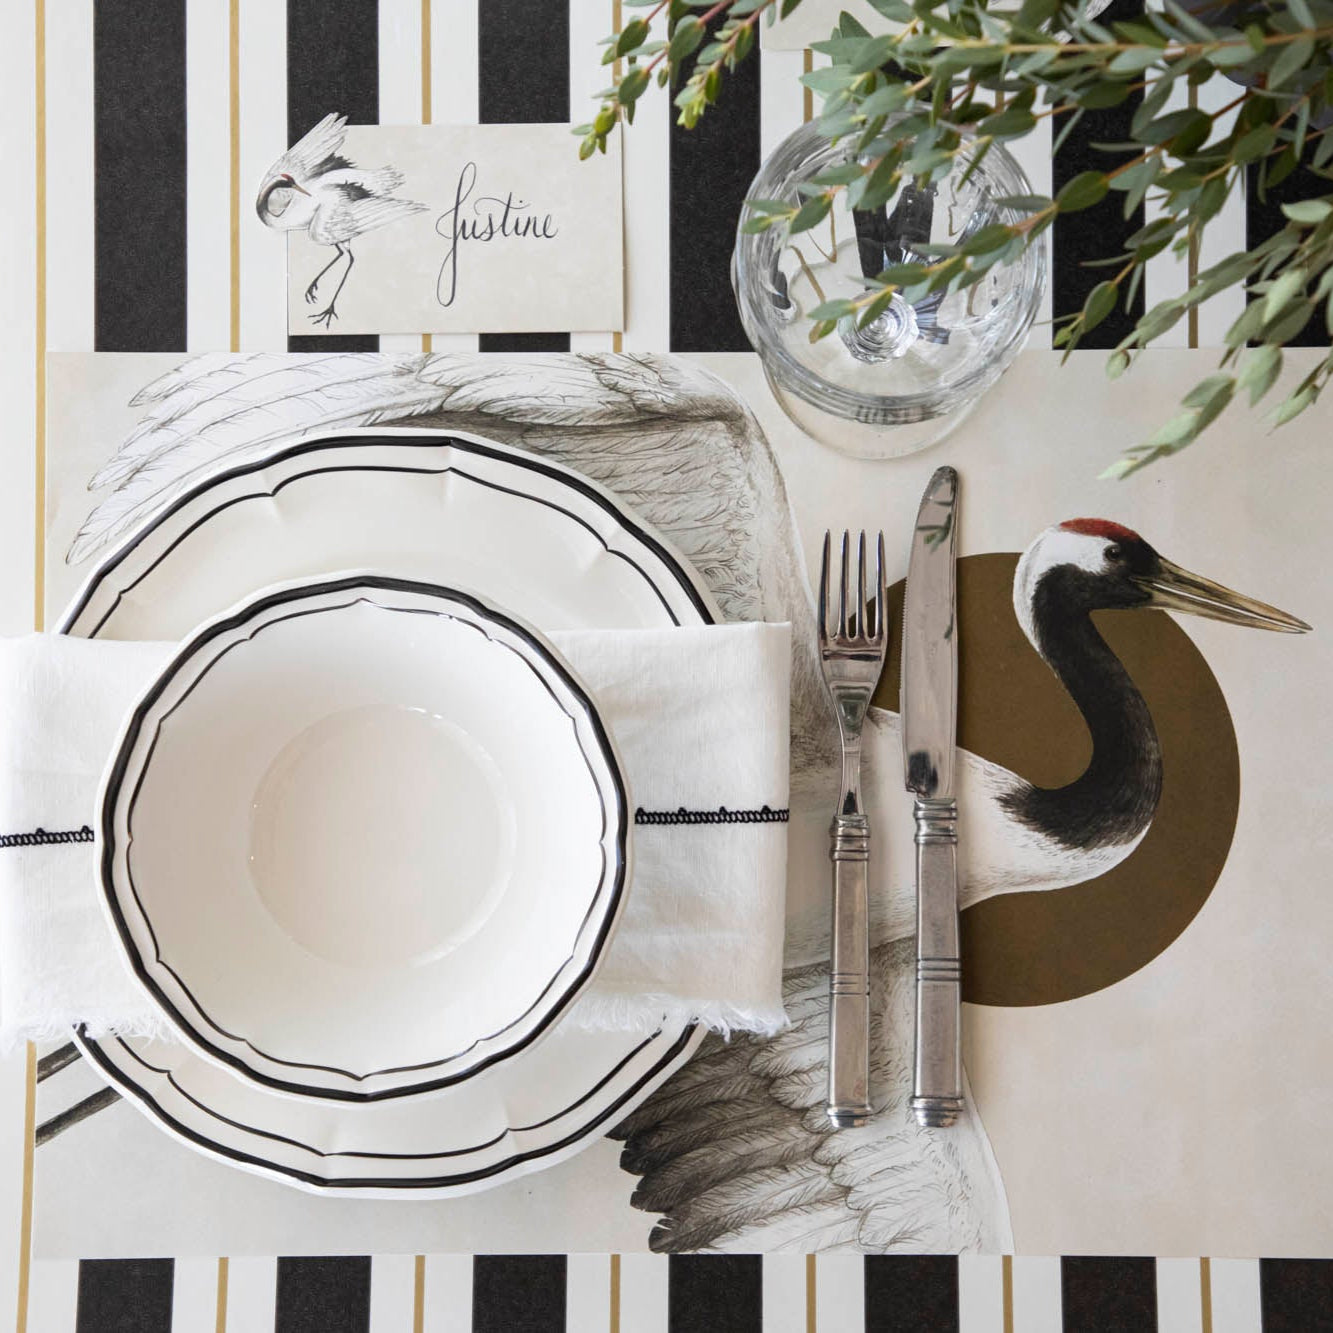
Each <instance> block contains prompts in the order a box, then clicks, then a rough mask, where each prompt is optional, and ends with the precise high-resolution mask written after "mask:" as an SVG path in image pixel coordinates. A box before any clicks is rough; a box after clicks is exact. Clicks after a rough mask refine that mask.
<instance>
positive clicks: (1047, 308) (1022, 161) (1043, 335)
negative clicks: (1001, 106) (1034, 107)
mask: <svg viewBox="0 0 1333 1333" xmlns="http://www.w3.org/2000/svg"><path fill="white" fill-rule="evenodd" d="M1051 120H1052V117H1050V116H1046V117H1044V118H1043V119H1041V120H1039V121H1038V122H1037V128H1036V129H1034V130H1033V131H1032V133H1031V134H1025V135H1024V136H1023V137H1022V138H1021V139H1019V140H1017V141H1016V142H1014V143H1009V144H1006V145H1005V147H1006V148H1008V150H1009V152H1010V153H1011V154H1012V156H1013V157H1014V159H1015V160H1016V161H1017V163H1018V165H1019V166H1020V167H1022V168H1023V174H1024V175H1025V176H1026V177H1027V178H1028V181H1029V183H1030V184H1031V186H1032V193H1033V194H1040V195H1045V196H1048V197H1049V196H1050V194H1051V190H1052V188H1053V176H1052V171H1051V145H1052V144H1053V143H1054V142H1055V135H1056V134H1057V133H1058V132H1059V131H1058V130H1057V129H1053V128H1052V125H1051ZM1074 132H1075V134H1077V133H1078V131H1077V130H1075V131H1074ZM1053 232H1054V228H1051V227H1048V228H1047V229H1046V232H1045V243H1046V290H1045V292H1043V293H1042V298H1041V305H1040V307H1038V310H1037V319H1036V323H1035V325H1034V326H1033V329H1032V332H1031V333H1030V334H1029V335H1028V346H1029V347H1049V346H1050V345H1051V332H1052V330H1051V319H1052V318H1053V317H1054V316H1055V315H1067V314H1069V313H1071V312H1070V311H1067V310H1055V309H1054V308H1053V303H1052V295H1051V288H1052V279H1053V276H1054V269H1053V267H1052V265H1053V262H1054V252H1053V250H1052V245H1053V241H1052V236H1053Z"/></svg>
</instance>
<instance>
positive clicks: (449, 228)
mask: <svg viewBox="0 0 1333 1333" xmlns="http://www.w3.org/2000/svg"><path fill="white" fill-rule="evenodd" d="M577 147H578V145H577V140H575V139H574V138H573V136H572V135H571V134H570V133H569V127H568V126H566V125H425V126H397V125H393V126H388V125H385V126H380V125H348V124H347V123H346V119H345V118H344V117H341V116H337V115H329V116H326V117H325V118H324V119H323V120H322V121H320V122H319V124H317V125H316V126H315V127H314V128H313V129H312V130H310V132H309V133H308V134H306V136H305V137H304V138H303V139H301V140H300V141H299V142H298V143H296V144H294V145H293V146H292V147H291V148H290V149H288V151H287V152H286V153H284V154H283V156H282V157H281V158H279V159H278V161H277V162H275V163H274V164H273V166H272V168H271V169H270V171H269V172H268V173H267V175H266V176H265V178H264V180H263V181H262V182H261V184H260V188H259V194H258V197H257V199H256V211H257V212H258V214H259V219H260V221H261V222H263V223H264V224H265V225H266V226H268V227H270V228H272V229H273V230H275V231H283V232H286V233H287V327H288V330H289V331H290V332H291V333H293V334H301V333H323V332H329V333H335V334H336V333H476V332H481V331H483V330H484V331H488V332H495V333H520V332H541V331H553V330H554V331H566V330H568V331H600V332H606V331H613V330H617V329H621V328H623V326H624V271H623V266H624V251H623V241H622V228H621V217H622V206H621V162H620V149H619V144H618V141H615V140H613V142H612V146H611V149H610V151H609V152H607V153H606V154H605V155H602V154H600V153H599V154H594V156H593V157H592V158H591V159H589V160H588V161H584V162H580V161H579V159H578V152H577ZM274 239H275V242H276V240H277V238H276V237H275V238H274Z"/></svg>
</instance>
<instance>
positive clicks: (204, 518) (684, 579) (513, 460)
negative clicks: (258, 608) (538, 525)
mask: <svg viewBox="0 0 1333 1333" xmlns="http://www.w3.org/2000/svg"><path fill="white" fill-rule="evenodd" d="M348 448H353V449H370V448H412V449H427V450H440V449H457V450H459V451H461V452H463V453H471V454H475V455H476V456H477V457H479V458H485V459H488V460H491V461H494V462H499V463H502V464H505V465H508V466H513V467H517V468H520V469H524V470H527V471H530V472H535V473H537V474H538V475H539V476H543V477H545V478H547V479H548V480H551V481H554V482H555V483H556V484H558V485H561V486H566V487H568V488H569V489H570V490H572V491H574V492H575V493H576V494H578V495H580V496H582V497H583V498H584V499H585V500H588V501H590V502H591V503H592V504H594V505H596V506H597V507H598V508H599V509H601V510H602V511H603V512H605V513H606V514H607V515H609V516H610V517H611V518H612V519H614V520H615V521H616V523H617V524H618V525H619V526H620V528H621V529H622V530H623V531H626V532H628V533H629V534H630V535H631V536H632V537H634V539H635V540H636V541H638V542H639V543H640V544H641V545H642V546H644V547H646V548H647V549H648V550H649V551H650V552H651V553H652V554H653V555H654V556H655V557H656V558H657V560H658V562H659V563H660V564H661V565H662V567H663V568H664V569H665V570H666V571H667V572H668V573H670V574H671V576H672V577H673V578H674V579H675V581H676V582H677V584H678V585H679V586H680V588H681V590H682V591H683V592H684V593H685V594H686V596H687V597H688V598H689V599H690V601H691V603H692V604H693V606H694V608H695V610H696V611H697V612H698V613H699V615H700V616H701V618H702V619H703V621H704V623H705V624H709V625H711V624H716V623H717V618H716V616H715V614H714V612H713V611H712V609H711V608H710V607H709V605H708V598H707V596H706V594H705V593H704V592H703V591H702V590H701V588H702V585H701V584H696V582H695V580H694V578H692V577H691V575H690V573H689V572H688V570H687V569H686V568H685V567H682V566H681V564H680V563H679V562H678V561H677V559H676V558H675V556H674V555H673V554H672V553H671V552H670V551H669V550H668V548H667V547H666V546H665V545H664V544H663V543H662V541H661V540H660V539H659V538H658V537H657V536H656V535H655V534H654V533H652V532H649V531H648V530H647V529H645V528H644V527H643V525H642V523H641V522H640V520H638V519H637V518H636V517H635V516H633V515H632V514H631V513H630V512H629V511H628V510H626V509H624V508H623V507H622V506H621V505H620V504H619V503H618V502H617V501H616V499H615V498H614V496H612V495H611V494H610V493H608V492H605V491H603V490H602V488H600V487H598V486H596V485H595V484H594V483H592V482H590V481H589V480H588V479H587V478H586V477H582V476H580V475H579V474H578V473H577V472H574V471H573V470H572V469H569V468H564V467H561V466H559V465H557V464H552V463H548V462H546V461H545V460H542V459H538V458H536V457H535V456H533V455H530V454H526V453H523V452H522V451H519V450H513V451H511V450H507V449H503V448H500V447H498V446H496V445H492V444H487V443H484V442H482V441H480V440H469V439H464V438H462V437H460V436H457V435H451V434H447V433H445V434H441V435H435V436H424V435H409V434H404V435H392V436H385V435H380V436H374V435H337V436H316V437H313V438H310V439H303V440H301V441H299V442H298V443H296V444H293V445H290V446H288V447H287V448H286V449H281V450H278V451H276V452H274V453H271V454H266V455H264V456H262V457H260V458H256V459H253V460H251V461H250V462H248V463H241V464H238V465H237V466H235V467H233V468H229V469H227V470H225V471H222V472H217V473H215V474H212V475H210V476H208V477H205V478H204V479H203V480H202V481H200V482H199V483H198V484H197V485H195V486H193V487H191V488H190V489H188V490H187V491H185V492H184V493H183V494H182V495H181V496H180V497H178V498H177V499H176V500H175V501H173V502H172V503H171V504H170V505H169V506H167V507H166V508H165V509H163V510H162V512H161V513H160V514H159V515H158V516H157V517H156V518H155V519H153V520H152V521H151V522H150V523H148V524H147V525H145V526H144V527H143V528H141V529H139V530H138V531H136V532H135V533H134V535H133V536H132V537H131V538H129V539H128V540H125V541H123V542H121V543H120V544H119V545H117V546H115V547H114V548H113V549H112V550H111V551H110V552H109V553H108V554H107V555H106V556H105V557H104V558H103V560H102V562H101V563H100V564H99V565H98V566H97V568H96V569H95V570H93V571H92V573H91V574H90V575H89V576H88V578H87V580H86V581H85V583H84V585H83V587H82V588H81V589H80V590H79V593H78V594H77V595H76V598H75V602H74V605H73V606H71V607H70V609H69V610H68V611H67V612H66V613H65V615H64V616H63V617H62V619H61V622H60V626H59V629H58V632H59V633H61V634H69V633H70V632H71V630H72V628H73V626H74V625H75V624H76V623H77V621H78V619H79V617H80V616H81V615H82V614H83V612H84V611H85V610H86V609H87V607H88V605H89V604H90V603H91V601H92V599H93V598H94V597H95V596H96V595H97V592H98V591H99V589H100V588H101V586H102V583H103V581H104V580H105V579H106V577H107V576H108V575H109V574H110V573H111V572H112V571H113V570H115V569H117V568H119V566H120V565H121V564H122V563H123V562H124V560H125V559H126V557H127V556H129V555H131V554H132V553H133V552H135V551H137V550H138V549H139V547H140V546H142V545H143V544H144V542H145V541H147V539H148V538H149V537H151V536H152V535H153V534H154V533H155V532H157V530H158V529H159V528H161V527H162V526H163V525H164V524H166V523H167V522H168V521H169V520H170V519H172V518H173V517H175V516H176V515H177V514H179V513H180V512H181V511H182V510H184V509H186V508H187V507H188V506H189V505H191V504H193V503H194V502H195V501H196V500H198V499H200V498H201V497H203V496H205V495H207V494H208V493H209V492H210V491H213V490H216V489H217V488H218V487H219V486H222V485H224V484H226V483H228V482H231V481H235V480H239V479H241V478H244V477H249V476H254V475H255V474H257V473H263V472H264V471H266V470H268V469H269V468H273V467H276V466H279V465H280V464H283V463H286V462H289V461H292V460H294V459H297V458H300V457H302V456H304V455H306V454H310V453H316V452H321V451H329V450H335V449H348ZM368 471H369V472H397V473H407V474H416V475H421V476H443V475H445V474H446V473H454V474H456V475H458V476H460V477H463V478H465V479H466V480H468V481H471V482H474V483H476V484H477V485H480V486H484V487H487V488H488V489H491V490H495V491H499V492H502V493H504V494H506V495H513V496H516V497H517V498H519V499H523V500H527V501H530V502H531V503H534V504H540V505H543V506H545V507H546V508H548V509H554V510H555V511H556V512H557V513H561V514H564V515H565V517H566V518H569V519H571V520H572V521H573V522H575V523H577V524H578V525H579V526H580V527H582V528H584V529H585V530H586V531H587V532H588V533H590V534H591V535H592V536H593V537H594V539H595V540H596V541H597V542H598V544H599V545H600V546H601V547H602V549H603V550H605V551H606V552H607V554H608V555H611V556H613V557H615V558H617V559H620V560H624V561H625V562H626V563H627V564H629V565H630V566H631V567H632V568H633V569H635V570H636V571H637V572H638V573H639V575H640V576H641V577H642V578H643V579H644V581H645V582H646V583H647V584H648V586H649V588H651V589H652V591H653V594H654V595H655V596H656V597H657V599H658V600H659V601H660V602H661V603H662V605H663V607H664V609H665V610H666V612H667V614H668V616H670V618H671V621H672V623H673V624H676V625H679V624H680V621H679V619H678V618H677V616H676V613H675V611H674V610H673V609H672V608H671V606H670V605H669V604H668V602H667V600H666V598H665V597H664V596H663V594H662V592H661V590H660V589H659V588H658V587H657V585H656V584H655V583H654V582H653V579H652V578H651V577H650V575H649V574H648V572H647V571H646V570H645V569H644V568H643V566H642V565H640V564H638V562H637V561H635V560H633V559H632V558H631V557H630V556H629V555H627V554H626V553H625V552H623V551H615V550H612V548H611V546H610V545H609V543H608V542H607V540H606V538H605V537H604V536H603V535H602V534H601V533H600V532H598V531H597V529H596V528H594V527H593V526H592V525H591V524H590V523H588V521H587V520H586V519H584V518H583V517H582V516H581V515H579V514H576V513H574V512H573V511H572V510H569V509H565V508H564V507H563V506H561V505H558V504H556V503H555V501H553V500H550V499H547V498H546V497H544V496H539V495H532V494H530V493H528V492H526V491H520V490H516V489H514V488H513V487H509V486H503V485H500V484H499V483H497V482H493V481H488V480H487V479H486V478H484V477H478V476H475V475H473V474H472V473H469V472H465V471H463V470H462V469H461V468H459V467H457V466H456V465H454V464H452V463H449V464H446V465H445V466H443V467H439V468H425V467H422V468H418V467H402V466H390V467H376V466H373V465H370V464H365V463H361V464H347V465H341V466H336V467H324V468H311V469H309V470H307V471H304V472H296V473H293V474H292V475H291V476H290V477H284V478H283V479H282V480H281V481H280V482H278V483H277V484H276V485H275V486H273V487H272V489H271V490H266V491H253V492H250V493H248V494H246V495H241V496H235V497H233V498H232V499H230V500H227V501H225V502H224V503H222V504H220V505H218V506H217V507H216V508H214V509H211V510H209V511H208V512H207V513H205V514H202V515H200V516H199V517H198V518H197V519H196V520H195V521H194V522H193V523H192V524H190V526H189V527H187V528H186V529H185V531H184V532H182V533H180V534H179V535H178V536H177V537H176V538H175V539H174V540H173V541H172V542H171V543H170V544H169V545H168V546H167V547H166V548H165V549H164V550H163V551H161V552H160V553H159V554H158V556H157V558H156V559H155V560H154V561H153V562H152V564H150V565H149V566H148V568H147V569H145V570H143V571H142V572H141V573H140V574H139V575H138V576H137V577H136V578H135V580H134V581H133V582H132V583H130V584H129V585H128V586H127V587H126V588H123V589H121V590H119V591H118V592H117V593H116V596H115V599H114V600H113V602H112V604H111V606H110V607H109V608H108V609H107V610H106V611H105V612H104V613H103V615H102V617H101V619H100V620H99V621H98V622H97V624H96V625H94V626H92V627H91V630H90V631H89V632H88V633H86V634H81V635H79V636H78V637H81V638H89V639H95V638H96V637H97V636H98V633H99V631H100V630H101V629H102V627H103V626H104V625H105V624H106V622H107V620H109V619H110V618H111V616H112V615H114V614H115V612H116V610H117V608H118V607H119V606H120V603H121V602H122V600H123V599H124V597H125V594H126V593H127V592H129V591H130V590H131V589H133V588H134V587H137V586H138V584H139V583H141V582H142V581H143V579H145V578H146V577H147V576H148V575H149V574H151V573H152V572H153V571H154V570H155V569H156V568H157V567H158V565H160V564H161V563H162V561H163V560H165V559H166V558H167V556H168V555H170V554H171V552H172V551H173V550H175V548H176V547H177V546H178V545H180V543H181V542H183V541H184V540H185V539H186V538H187V537H188V536H189V535H190V534H191V533H192V532H194V531H195V529H196V528H198V527H200V526H202V525H203V524H204V523H206V522H208V521H209V520H210V519H211V518H212V517H214V515H216V514H219V513H221V512H222V511H223V510H225V509H228V508H230V507H231V506H232V505H234V504H240V503H242V502H244V501H247V500H255V499H272V498H274V497H275V496H276V495H277V494H278V493H279V492H280V491H282V490H283V489H284V488H285V487H286V486H288V485H290V484H291V483H292V482H295V481H299V480H302V479H304V478H308V477H314V476H322V475H325V474H328V473H336V472H368Z"/></svg>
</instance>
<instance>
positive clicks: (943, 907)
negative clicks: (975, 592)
mask: <svg viewBox="0 0 1333 1333" xmlns="http://www.w3.org/2000/svg"><path fill="white" fill-rule="evenodd" d="M957 533H958V473H957V472H955V471H954V470H953V468H951V467H942V468H938V469H937V470H936V472H935V475H934V476H933V477H931V479H930V484H929V485H928V486H927V487H926V493H925V495H924V496H922V498H921V508H920V509H919V510H918V511H917V516H916V528H915V530H914V531H913V533H912V555H911V560H910V562H909V564H908V567H907V592H906V595H905V597H904V601H903V675H902V737H903V766H904V769H905V775H906V782H907V790H908V791H910V792H911V793H912V794H913V796H914V797H915V801H914V804H913V813H914V815H915V818H916V912H917V918H916V921H917V929H916V1060H915V1065H914V1075H913V1087H912V1113H913V1115H915V1117H916V1121H917V1124H919V1125H924V1126H928V1127H936V1126H945V1125H952V1124H953V1123H954V1121H955V1120H957V1119H958V1116H959V1113H960V1112H961V1111H962V1109H963V1065H962V1049H961V1032H960V1023H959V1010H960V1000H961V998H962V971H961V967H960V964H959V959H958V804H957V802H956V801H955V799H954V785H953V784H954V741H955V738H956V733H957V717H958V632H957V620H956V617H955V594H954V552H955V547H956V538H957Z"/></svg>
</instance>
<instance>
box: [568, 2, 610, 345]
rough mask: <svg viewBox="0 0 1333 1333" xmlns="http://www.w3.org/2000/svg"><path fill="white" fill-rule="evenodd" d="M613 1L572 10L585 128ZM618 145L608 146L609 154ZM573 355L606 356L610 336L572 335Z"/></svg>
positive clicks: (576, 101) (572, 104)
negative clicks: (585, 353)
mask: <svg viewBox="0 0 1333 1333" xmlns="http://www.w3.org/2000/svg"><path fill="white" fill-rule="evenodd" d="M611 19H612V14H611V0H575V3H572V4H570V6H569V115H570V123H571V124H573V125H583V124H586V123H587V122H588V121H590V120H591V119H592V118H593V116H594V115H596V113H597V107H598V103H597V102H596V101H595V100H594V99H593V94H594V93H595V92H597V91H598V90H599V89H601V88H605V87H606V86H607V85H608V84H609V83H610V82H611V78H610V69H609V67H608V66H606V65H603V64H602V63H601V60H602V52H603V50H605V48H604V47H601V46H598V45H597V43H598V42H599V41H601V39H602V38H603V37H605V36H606V35H607V34H608V33H609V32H610V31H611ZM617 148H618V145H616V144H614V143H613V144H609V145H608V146H607V151H608V152H612V151H616V150H617ZM577 152H578V141H577V140H576V139H575V138H574V136H573V135H570V138H569V161H570V166H569V169H570V170H571V171H574V170H576V169H577V167H578V163H577V160H576V154H577ZM569 349H570V351H572V352H603V351H609V350H610V349H611V335H610V334H609V333H571V334H570V335H569Z"/></svg>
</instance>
